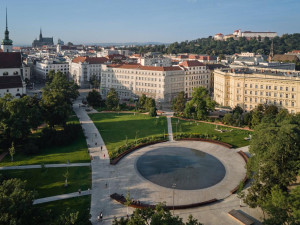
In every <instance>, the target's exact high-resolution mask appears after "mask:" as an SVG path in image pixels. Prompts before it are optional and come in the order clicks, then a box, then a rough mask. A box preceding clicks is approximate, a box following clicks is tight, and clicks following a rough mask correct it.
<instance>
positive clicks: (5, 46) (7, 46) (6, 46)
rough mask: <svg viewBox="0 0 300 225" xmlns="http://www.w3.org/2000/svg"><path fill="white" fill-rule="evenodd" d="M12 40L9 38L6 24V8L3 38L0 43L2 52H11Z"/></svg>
mask: <svg viewBox="0 0 300 225" xmlns="http://www.w3.org/2000/svg"><path fill="white" fill-rule="evenodd" d="M12 44H13V42H12V40H10V39H9V31H8V25H7V8H6V29H5V32H4V39H3V40H2V43H1V48H2V50H3V51H4V52H11V51H12Z"/></svg>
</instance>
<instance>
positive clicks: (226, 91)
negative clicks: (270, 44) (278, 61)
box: [214, 68, 300, 113]
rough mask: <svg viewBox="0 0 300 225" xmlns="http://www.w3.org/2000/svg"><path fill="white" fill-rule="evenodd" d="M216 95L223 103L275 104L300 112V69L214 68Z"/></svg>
mask: <svg viewBox="0 0 300 225" xmlns="http://www.w3.org/2000/svg"><path fill="white" fill-rule="evenodd" d="M214 99H215V101H216V102H217V103H219V104H220V105H222V106H230V107H232V108H234V107H235V106H237V105H239V106H241V107H242V108H243V109H244V110H247V111H249V110H252V109H254V108H255V107H256V106H257V105H258V104H274V105H277V106H279V107H284V108H286V109H287V110H288V111H289V112H290V113H298V112H300V71H290V70H275V69H268V70H265V69H254V70H250V69H246V68H244V69H218V70H215V71H214Z"/></svg>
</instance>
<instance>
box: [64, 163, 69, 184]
mask: <svg viewBox="0 0 300 225" xmlns="http://www.w3.org/2000/svg"><path fill="white" fill-rule="evenodd" d="M69 176H70V174H69V169H68V167H67V170H66V172H65V173H64V174H63V177H64V178H65V187H67V186H68V178H69Z"/></svg>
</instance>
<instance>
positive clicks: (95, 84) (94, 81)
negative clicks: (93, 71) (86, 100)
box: [90, 75, 100, 88]
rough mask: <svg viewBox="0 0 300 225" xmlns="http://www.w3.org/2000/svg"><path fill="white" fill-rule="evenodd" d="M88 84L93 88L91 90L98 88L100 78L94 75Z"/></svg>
mask: <svg viewBox="0 0 300 225" xmlns="http://www.w3.org/2000/svg"><path fill="white" fill-rule="evenodd" d="M90 84H91V85H92V86H93V88H99V86H100V78H99V77H97V76H96V75H92V76H91V78H90Z"/></svg>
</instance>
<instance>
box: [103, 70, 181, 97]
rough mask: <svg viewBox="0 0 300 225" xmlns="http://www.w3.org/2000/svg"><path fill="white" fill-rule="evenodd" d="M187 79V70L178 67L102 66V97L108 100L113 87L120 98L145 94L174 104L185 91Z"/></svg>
mask: <svg viewBox="0 0 300 225" xmlns="http://www.w3.org/2000/svg"><path fill="white" fill-rule="evenodd" d="M184 76H185V73H184V70H183V69H182V68H180V67H178V66H173V67H159V66H157V67H156V66H142V65H140V64H111V65H102V71H101V94H102V95H103V97H105V96H106V95H107V93H108V91H109V90H110V88H114V89H115V90H116V91H117V92H118V95H119V98H120V99H130V98H137V97H138V96H141V95H142V94H145V95H147V96H148V97H152V98H154V99H155V100H156V101H157V102H171V100H172V99H173V98H174V97H176V96H177V94H178V93H179V92H181V91H184Z"/></svg>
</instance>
